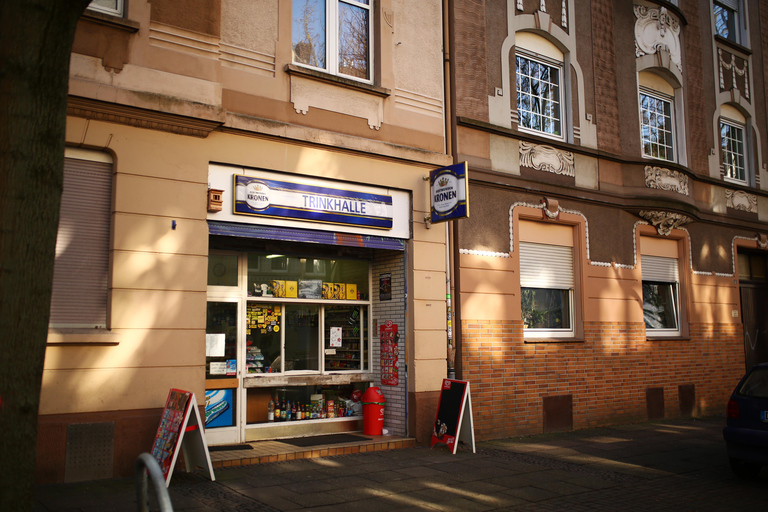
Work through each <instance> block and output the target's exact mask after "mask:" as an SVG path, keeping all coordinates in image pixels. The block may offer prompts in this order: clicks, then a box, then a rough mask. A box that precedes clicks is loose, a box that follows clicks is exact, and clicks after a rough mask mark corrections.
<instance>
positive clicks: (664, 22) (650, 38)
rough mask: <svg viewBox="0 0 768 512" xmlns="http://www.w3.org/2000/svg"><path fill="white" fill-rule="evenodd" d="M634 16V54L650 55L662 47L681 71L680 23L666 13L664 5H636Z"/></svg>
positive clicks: (639, 55)
mask: <svg viewBox="0 0 768 512" xmlns="http://www.w3.org/2000/svg"><path fill="white" fill-rule="evenodd" d="M635 17H636V18H637V21H635V56H637V57H642V56H643V55H646V54H648V55H652V54H654V53H656V52H657V51H659V50H660V49H663V48H664V49H666V50H667V51H668V52H669V57H670V59H671V60H672V62H674V64H675V66H677V69H679V70H680V72H681V73H682V71H683V67H682V63H681V61H680V23H679V22H678V21H677V20H676V19H675V18H673V17H672V16H670V15H669V13H667V9H666V7H660V8H658V9H649V8H648V7H646V6H644V5H636V6H635Z"/></svg>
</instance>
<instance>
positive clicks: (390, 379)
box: [379, 320, 400, 386]
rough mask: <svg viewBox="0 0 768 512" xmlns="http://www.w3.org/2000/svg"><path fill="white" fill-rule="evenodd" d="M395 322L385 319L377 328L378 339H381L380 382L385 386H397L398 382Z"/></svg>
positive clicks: (397, 349) (398, 336)
mask: <svg viewBox="0 0 768 512" xmlns="http://www.w3.org/2000/svg"><path fill="white" fill-rule="evenodd" d="M397 330H398V329H397V324H395V323H392V320H387V321H386V322H385V323H383V324H382V325H381V327H380V328H379V339H380V340H381V345H380V351H379V352H380V355H381V383H382V384H385V385H387V386H397V385H398V383H399V382H400V376H399V373H398V369H397V361H398V358H399V355H400V354H399V351H400V349H399V347H398V342H399V340H400V334H399V333H398V332H397Z"/></svg>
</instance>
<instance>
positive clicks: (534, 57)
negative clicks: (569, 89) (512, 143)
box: [515, 48, 568, 141]
mask: <svg viewBox="0 0 768 512" xmlns="http://www.w3.org/2000/svg"><path fill="white" fill-rule="evenodd" d="M518 59H525V60H527V61H529V62H534V63H536V64H539V65H541V66H547V67H549V68H551V69H555V70H557V73H558V81H557V88H558V95H557V96H558V97H557V106H558V116H557V120H556V122H557V124H558V127H559V129H560V133H559V134H557V133H550V132H547V131H544V130H538V129H536V128H532V127H530V126H525V125H524V124H523V120H522V116H521V114H520V112H521V108H520V99H519V98H520V94H521V90H520V89H519V83H520V66H519V65H518ZM564 69H565V64H564V62H560V61H556V60H553V59H550V58H547V57H544V56H542V55H539V54H535V53H533V52H530V51H526V50H525V49H523V48H516V49H515V97H516V100H515V110H516V112H517V128H518V129H519V130H520V131H522V132H527V133H533V134H536V135H540V136H542V137H547V138H550V139H555V140H560V141H565V140H566V135H567V131H568V130H567V119H566V115H565V110H566V109H565V101H566V96H565V85H566V80H565V74H564ZM550 83H552V82H550ZM527 94H530V93H527ZM531 112H532V111H531ZM532 113H533V112H532ZM535 115H538V116H542V114H540V113H539V114H535Z"/></svg>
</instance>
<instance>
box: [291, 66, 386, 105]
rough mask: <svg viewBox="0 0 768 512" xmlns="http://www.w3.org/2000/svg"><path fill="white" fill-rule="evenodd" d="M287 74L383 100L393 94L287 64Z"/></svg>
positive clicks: (373, 86) (353, 81) (381, 88)
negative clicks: (367, 94)
mask: <svg viewBox="0 0 768 512" xmlns="http://www.w3.org/2000/svg"><path fill="white" fill-rule="evenodd" d="M285 72H286V73H288V74H289V75H296V76H301V77H304V78H308V79H310V80H316V81H318V82H323V83H327V84H334V85H339V86H341V87H346V88H348V89H354V90H357V91H362V92H366V93H369V94H373V95H375V96H380V97H382V98H387V97H389V96H390V95H391V94H392V91H390V90H389V89H385V88H384V87H377V86H375V85H371V84H365V83H362V82H357V81H355V80H350V79H349V78H343V77H340V76H336V75H331V74H330V73H324V72H322V71H317V70H314V69H307V68H303V67H301V66H297V65H295V64H286V66H285Z"/></svg>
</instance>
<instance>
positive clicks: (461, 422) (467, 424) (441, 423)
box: [430, 379, 475, 453]
mask: <svg viewBox="0 0 768 512" xmlns="http://www.w3.org/2000/svg"><path fill="white" fill-rule="evenodd" d="M459 441H464V442H465V443H468V444H470V445H471V446H472V453H475V430H474V423H473V421H472V399H471V398H470V394H469V382H467V381H464V380H453V379H443V385H442V387H441V389H440V399H439V400H438V404H437V414H436V415H435V424H434V425H433V427H432V442H431V443H430V448H431V447H433V446H435V445H436V444H441V443H442V444H446V445H447V446H448V448H449V449H450V450H451V453H456V449H457V448H458V446H459Z"/></svg>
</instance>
